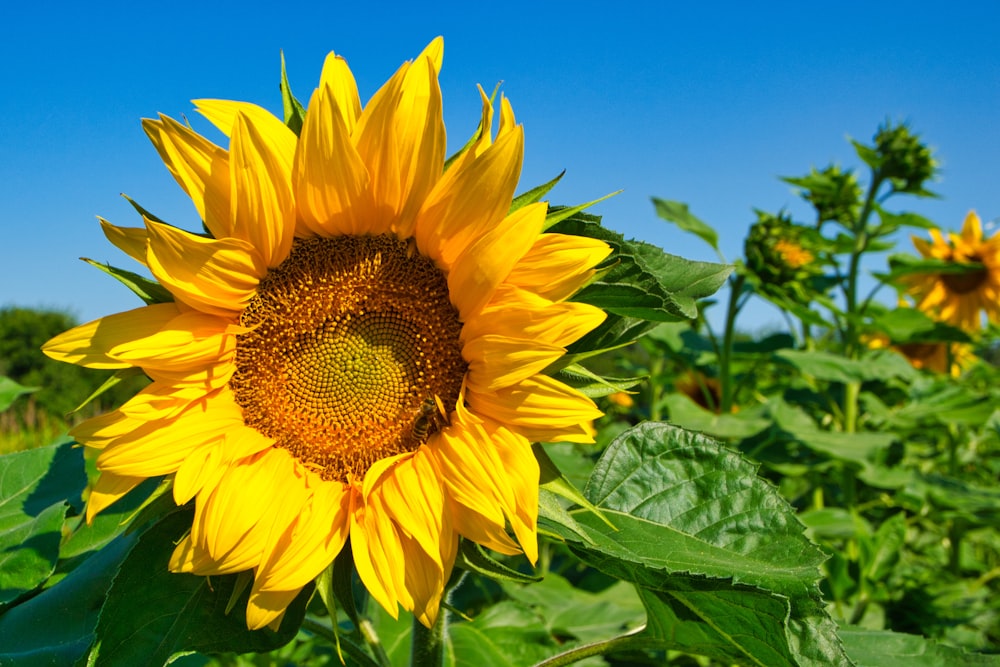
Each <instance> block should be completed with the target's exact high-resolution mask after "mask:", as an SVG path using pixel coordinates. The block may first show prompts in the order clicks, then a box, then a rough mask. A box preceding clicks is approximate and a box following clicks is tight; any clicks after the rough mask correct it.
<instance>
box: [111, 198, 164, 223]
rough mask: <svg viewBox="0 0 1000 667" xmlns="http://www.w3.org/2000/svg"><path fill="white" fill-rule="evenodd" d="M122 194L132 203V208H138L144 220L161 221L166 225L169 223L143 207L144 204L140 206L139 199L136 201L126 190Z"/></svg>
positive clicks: (137, 210)
mask: <svg viewBox="0 0 1000 667" xmlns="http://www.w3.org/2000/svg"><path fill="white" fill-rule="evenodd" d="M121 195H122V197H124V199H125V201H127V202H128V203H129V204H131V205H132V208H134V209H135V210H136V212H137V213H138V214H139V215H140V216H142V218H143V219H144V220H152V221H153V222H160V223H163V224H164V225H165V224H168V223H167V222H166V221H165V220H163V219H162V218H158V217H157V216H155V215H153V214H152V213H150V212H149V211H147V210H146V209H145V208H143V207H142V206H140V205H139V203H138V202H137V201H135V200H134V199H132V198H131V197H129V196H128V195H127V194H125V193H124V192H123V193H121Z"/></svg>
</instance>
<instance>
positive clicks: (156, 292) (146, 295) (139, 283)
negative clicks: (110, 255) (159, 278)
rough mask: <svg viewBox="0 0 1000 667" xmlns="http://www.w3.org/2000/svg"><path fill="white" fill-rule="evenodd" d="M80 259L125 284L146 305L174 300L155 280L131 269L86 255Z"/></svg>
mask: <svg viewBox="0 0 1000 667" xmlns="http://www.w3.org/2000/svg"><path fill="white" fill-rule="evenodd" d="M81 259H83V261H85V262H86V263H87V264H90V265H91V266H93V267H95V268H98V269H100V270H101V271H103V272H104V273H106V274H108V275H109V276H111V277H112V278H114V279H115V280H117V281H118V282H120V283H121V284H123V285H125V287H127V288H129V289H130V290H132V292H133V293H134V294H135V295H136V296H138V297H139V298H140V299H142V300H143V301H144V302H145V303H146V305H147V306H148V305H151V304H154V303H169V302H171V301H173V300H174V296H173V294H171V293H170V292H169V291H167V288H166V287H164V286H163V285H161V284H160V283H158V282H156V281H155V280H150V279H149V278H145V277H143V276H140V275H139V274H138V273H133V272H132V271H126V270H125V269H119V268H116V267H113V266H111V265H110V264H101V263H100V262H95V261H94V260H92V259H87V258H86V257H82V258H81Z"/></svg>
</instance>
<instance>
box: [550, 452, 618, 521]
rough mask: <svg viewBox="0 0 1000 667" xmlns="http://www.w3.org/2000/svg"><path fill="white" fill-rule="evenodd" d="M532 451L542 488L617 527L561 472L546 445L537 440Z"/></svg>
mask: <svg viewBox="0 0 1000 667" xmlns="http://www.w3.org/2000/svg"><path fill="white" fill-rule="evenodd" d="M531 452H532V453H533V454H534V455H535V460H536V461H538V468H539V475H538V486H539V487H540V488H542V489H545V490H547V491H551V492H552V493H554V494H556V495H557V496H561V497H563V498H565V499H566V500H569V501H570V502H572V503H574V504H576V505H579V506H580V507H582V508H584V509H586V510H587V511H588V512H590V513H592V514H593V515H594V516H596V517H597V518H599V519H600V520H601V521H603V522H604V523H606V524H607V525H608V526H609V527H610V528H611V529H612V530H614V529H615V526H614V524H613V523H611V521H609V520H608V518H607V517H606V516H604V514H603V513H602V512H601V510H599V509H598V508H597V506H596V505H594V503H592V502H590V501H589V500H587V498H586V496H584V495H583V493H581V492H580V490H579V489H578V488H576V487H575V486H573V482H571V481H569V479H567V478H566V476H565V475H564V474H562V472H560V470H559V468H557V467H556V464H555V463H553V462H552V459H551V458H549V454H548V452H546V451H545V448H544V447H542V446H541V445H540V444H538V443H537V442H536V443H534V444H533V445H531Z"/></svg>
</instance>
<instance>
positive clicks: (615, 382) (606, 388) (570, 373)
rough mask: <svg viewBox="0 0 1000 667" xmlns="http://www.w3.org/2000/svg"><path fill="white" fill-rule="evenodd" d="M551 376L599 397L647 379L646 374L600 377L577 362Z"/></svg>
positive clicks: (588, 394)
mask: <svg viewBox="0 0 1000 667" xmlns="http://www.w3.org/2000/svg"><path fill="white" fill-rule="evenodd" d="M553 377H554V378H555V379H557V380H559V381H560V382H562V383H563V384H567V385H569V386H570V387H573V388H574V389H576V390H577V391H579V392H580V393H582V394H583V395H584V396H589V397H590V398H600V397H601V396H609V395H611V394H615V393H618V392H620V391H628V390H629V389H631V388H633V387H635V386H636V385H637V384H640V383H641V382H643V381H644V380H646V379H647V377H646V376H643V377H633V378H606V377H601V376H600V375H598V374H597V373H594V372H593V371H591V370H588V369H587V368H584V367H583V366H581V365H579V364H570V365H568V366H565V367H563V368H561V369H560V370H559V371H557V372H556V373H554V374H553Z"/></svg>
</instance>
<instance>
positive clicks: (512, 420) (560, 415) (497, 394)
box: [466, 375, 601, 442]
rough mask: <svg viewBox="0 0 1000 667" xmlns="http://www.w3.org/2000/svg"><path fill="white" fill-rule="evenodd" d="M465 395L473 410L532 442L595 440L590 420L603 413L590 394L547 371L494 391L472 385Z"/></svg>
mask: <svg viewBox="0 0 1000 667" xmlns="http://www.w3.org/2000/svg"><path fill="white" fill-rule="evenodd" d="M466 398H467V400H468V402H469V405H470V407H471V409H472V411H473V412H475V413H477V414H481V415H484V416H486V417H489V418H491V419H493V420H494V421H496V422H499V423H501V424H506V425H508V426H509V427H510V428H511V429H512V430H514V431H515V432H517V433H520V434H521V435H523V436H525V437H526V438H528V439H529V440H530V441H532V442H593V428H592V427H591V426H590V422H592V421H593V420H594V419H597V418H598V417H600V416H601V411H600V410H598V409H597V406H595V405H594V402H593V401H591V400H590V399H589V398H587V397H586V396H584V395H583V394H581V393H580V392H578V391H577V390H575V389H572V388H571V387H567V386H566V385H564V384H562V383H561V382H558V381H557V380H553V379H552V378H550V377H547V376H545V375H536V376H534V377H532V378H528V379H527V380H522V381H521V382H519V383H518V384H516V385H513V386H511V387H506V388H504V389H500V390H498V391H494V392H490V391H480V390H477V389H476V388H475V387H473V386H471V385H470V386H469V387H468V393H467V394H466Z"/></svg>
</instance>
